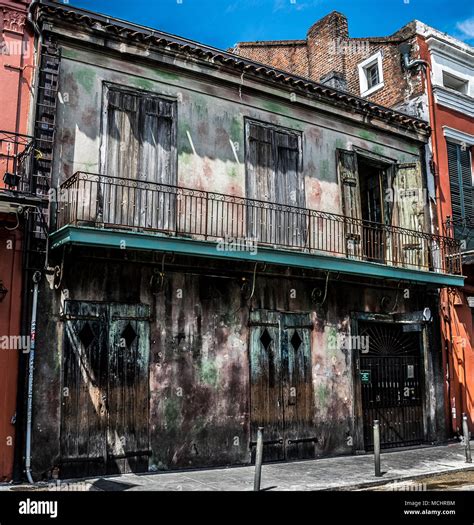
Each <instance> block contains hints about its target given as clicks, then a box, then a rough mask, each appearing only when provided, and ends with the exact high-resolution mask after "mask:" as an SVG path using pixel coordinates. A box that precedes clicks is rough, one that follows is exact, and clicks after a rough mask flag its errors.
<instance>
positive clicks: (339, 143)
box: [335, 139, 346, 149]
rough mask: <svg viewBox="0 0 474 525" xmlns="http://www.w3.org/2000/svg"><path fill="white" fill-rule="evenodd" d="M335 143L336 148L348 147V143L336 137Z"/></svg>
mask: <svg viewBox="0 0 474 525" xmlns="http://www.w3.org/2000/svg"><path fill="white" fill-rule="evenodd" d="M335 145H336V149H344V148H345V147H346V143H345V142H344V140H342V139H336V142H335Z"/></svg>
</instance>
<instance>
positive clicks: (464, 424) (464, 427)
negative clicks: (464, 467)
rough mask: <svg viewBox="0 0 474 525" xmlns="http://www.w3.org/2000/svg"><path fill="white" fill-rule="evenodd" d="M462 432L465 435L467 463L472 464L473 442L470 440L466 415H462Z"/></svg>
mask: <svg viewBox="0 0 474 525" xmlns="http://www.w3.org/2000/svg"><path fill="white" fill-rule="evenodd" d="M462 431H463V434H464V449H465V451H466V463H472V457H471V442H470V440H469V437H470V436H469V427H468V424H467V416H466V414H463V415H462Z"/></svg>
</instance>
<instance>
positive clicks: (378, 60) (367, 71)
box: [357, 51, 384, 96]
mask: <svg viewBox="0 0 474 525" xmlns="http://www.w3.org/2000/svg"><path fill="white" fill-rule="evenodd" d="M357 67H358V68H359V82H360V94H361V95H362V96H367V95H370V94H372V93H374V92H375V91H377V90H379V89H381V88H382V87H383V85H384V83H383V69H382V52H381V51H379V52H378V53H376V54H375V55H372V56H371V57H369V58H368V59H367V60H364V61H363V62H361V63H360V64H359V65H358V66H357Z"/></svg>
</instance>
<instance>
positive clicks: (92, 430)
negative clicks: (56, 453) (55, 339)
mask: <svg viewBox="0 0 474 525" xmlns="http://www.w3.org/2000/svg"><path fill="white" fill-rule="evenodd" d="M149 315H150V313H149V307H148V306H145V305H127V304H106V303H92V302H76V301H68V302H66V304H65V311H64V344H63V363H62V364H63V374H62V379H63V381H62V392H61V394H62V399H61V476H62V477H68V476H70V477H75V476H85V475H101V474H112V473H125V472H146V471H147V470H148V457H149V455H150V451H149V410H148V406H149V386H148V373H149V372H148V362H149V341H150V337H149V321H148V318H149Z"/></svg>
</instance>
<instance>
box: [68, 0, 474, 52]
mask: <svg viewBox="0 0 474 525" xmlns="http://www.w3.org/2000/svg"><path fill="white" fill-rule="evenodd" d="M63 1H64V0H63ZM67 3H70V4H72V5H75V6H77V7H83V8H85V9H90V10H92V11H96V12H99V13H104V14H109V15H112V16H114V17H117V18H123V19H125V20H130V21H133V22H136V23H138V24H143V25H146V26H150V27H153V28H156V29H160V30H162V31H165V32H168V33H173V34H176V35H179V36H182V37H185V38H189V39H192V40H196V41H198V42H201V43H204V44H208V45H212V46H215V47H218V48H222V49H226V48H229V47H232V46H233V44H234V43H235V42H238V41H243V40H280V39H300V38H301V39H303V38H305V35H306V32H307V30H308V28H309V27H310V26H311V25H312V24H313V23H314V22H315V21H316V20H318V19H319V18H321V17H323V16H325V15H326V14H327V13H329V12H331V11H333V10H337V11H340V12H342V13H344V14H345V15H346V16H347V17H348V19H349V32H350V35H351V36H353V37H364V36H385V35H390V34H392V33H394V32H395V31H396V30H397V29H399V28H400V27H402V26H403V25H405V24H406V23H407V22H409V21H411V20H413V19H415V18H416V19H418V20H421V21H422V22H425V23H426V24H428V25H431V26H433V27H435V28H437V29H439V30H441V31H444V32H446V33H449V34H451V35H453V36H455V37H456V38H460V39H462V40H464V41H465V42H467V43H469V44H471V45H474V1H473V0H132V1H131V0H69V2H67Z"/></svg>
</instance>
